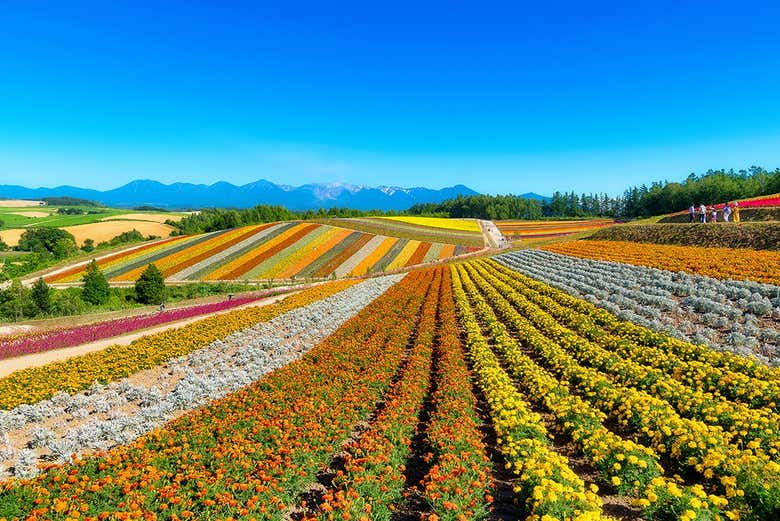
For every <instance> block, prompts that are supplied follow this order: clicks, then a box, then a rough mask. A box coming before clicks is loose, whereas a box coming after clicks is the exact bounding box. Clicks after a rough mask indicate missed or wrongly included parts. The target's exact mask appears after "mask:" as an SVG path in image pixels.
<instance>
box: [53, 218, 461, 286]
mask: <svg viewBox="0 0 780 521" xmlns="http://www.w3.org/2000/svg"><path fill="white" fill-rule="evenodd" d="M106 224H107V223H106ZM161 226H164V225H161ZM472 251H476V248H470V247H466V246H455V245H454V244H443V243H431V242H426V241H420V240H416V239H400V238H396V237H387V236H384V235H374V234H370V233H363V232H359V231H355V230H350V229H345V228H337V227H333V226H328V225H322V224H318V223H311V222H281V223H270V224H263V225H254V226H245V227H242V228H235V229H231V230H225V231H219V232H213V233H207V234H202V235H191V236H180V237H172V238H170V239H166V240H162V241H158V242H154V243H148V244H146V245H144V246H142V247H134V248H128V249H127V250H124V251H121V252H119V253H115V254H111V255H107V256H104V257H102V258H99V259H98V260H97V263H98V266H99V267H100V269H101V270H102V271H103V272H104V273H105V274H106V277H107V278H108V279H109V280H111V281H115V282H131V281H134V280H135V279H137V278H138V276H139V275H140V273H141V272H142V271H143V270H144V269H145V268H146V266H147V265H148V264H149V263H154V264H155V265H156V266H157V267H158V268H159V269H160V271H161V272H162V273H163V276H164V277H165V278H166V279H168V280H170V281H184V280H239V279H240V280H260V279H289V278H328V277H345V276H359V275H364V274H366V273H381V272H385V271H392V270H395V269H397V268H403V267H407V266H414V265H417V264H422V263H425V262H431V261H436V260H441V259H448V258H450V257H454V256H458V255H462V254H465V253H469V252H472ZM84 268H85V264H83V263H82V264H81V265H77V266H74V267H72V268H65V269H60V270H58V271H56V272H53V273H51V274H49V275H48V276H46V281H47V282H52V283H66V282H77V281H79V280H80V279H81V277H82V276H83V272H84Z"/></svg>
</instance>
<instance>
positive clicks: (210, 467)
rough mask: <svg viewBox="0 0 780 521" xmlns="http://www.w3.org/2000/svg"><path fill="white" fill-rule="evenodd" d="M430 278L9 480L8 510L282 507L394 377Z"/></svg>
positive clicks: (178, 513)
mask: <svg viewBox="0 0 780 521" xmlns="http://www.w3.org/2000/svg"><path fill="white" fill-rule="evenodd" d="M428 280H429V275H425V274H422V275H410V276H408V277H406V278H405V279H404V280H402V281H401V282H400V283H398V284H396V285H395V286H393V287H391V288H390V289H389V290H388V291H387V292H386V293H385V294H384V295H383V296H381V297H380V298H378V299H377V300H375V301H374V302H373V303H372V304H370V305H369V306H367V307H366V308H364V309H363V310H362V311H361V312H360V313H359V314H358V315H357V316H355V317H354V318H353V319H351V320H349V321H348V322H346V323H345V324H344V325H343V326H342V327H341V328H340V329H339V330H338V331H337V332H336V333H335V334H334V335H332V336H331V337H329V338H328V339H327V340H326V341H325V342H323V343H321V344H320V345H318V346H316V347H315V348H314V349H312V350H311V351H310V352H309V353H308V354H307V355H305V356H304V357H303V358H301V359H300V360H298V361H295V362H292V363H291V364H289V365H287V366H285V367H283V368H281V369H279V370H277V371H275V372H273V373H271V374H269V375H268V376H267V377H265V378H263V379H262V380H260V381H258V382H257V383H256V384H253V385H251V386H249V387H247V388H245V389H242V390H241V391H238V392H236V393H233V394H231V395H228V396H226V397H225V398H224V399H222V400H219V401H217V402H213V403H212V404H211V405H209V406H208V407H204V408H202V409H199V410H197V411H194V412H192V413H190V414H187V415H185V416H183V417H182V418H180V419H178V420H175V421H174V422H172V423H170V424H169V425H167V426H166V427H164V428H161V429H158V430H156V431H154V432H152V433H151V434H149V435H147V436H145V437H143V438H140V439H139V440H137V441H136V442H134V443H132V444H130V445H126V446H122V447H118V448H117V449H114V450H112V451H110V452H108V453H104V454H99V455H96V456H93V457H89V458H85V459H82V460H77V461H76V462H75V463H74V464H73V465H66V466H55V467H52V468H49V469H47V470H46V472H45V473H44V474H42V475H41V476H40V477H38V478H37V479H35V480H31V481H25V480H21V481H8V482H6V483H5V484H4V485H2V486H0V512H1V513H2V514H3V515H5V516H7V517H8V518H9V519H25V520H28V521H31V520H33V519H49V518H53V519H65V518H66V517H70V518H78V519H86V520H90V521H92V520H102V519H171V520H175V519H211V520H227V519H235V518H241V519H251V518H253V517H254V518H256V519H259V518H269V517H270V518H277V519H278V518H281V517H282V515H283V514H284V512H286V511H288V509H289V508H290V507H291V506H292V505H294V504H296V503H297V501H298V498H299V495H300V494H301V493H302V492H303V491H304V490H305V489H306V488H307V487H308V486H309V485H310V484H311V483H312V482H313V481H314V479H315V477H316V474H317V472H318V471H320V470H321V468H322V467H323V466H324V465H326V463H327V461H328V459H329V458H330V457H331V454H332V453H333V452H334V451H335V450H337V448H338V447H339V446H340V445H341V444H342V443H343V442H344V440H345V438H346V437H347V436H348V434H349V432H350V430H351V429H352V427H353V426H354V424H355V423H356V422H358V421H359V420H360V419H362V418H363V417H365V415H366V414H367V413H368V412H369V410H370V409H371V407H372V404H374V403H375V402H376V401H377V400H378V399H379V398H380V397H381V396H382V394H383V393H384V392H385V391H386V389H387V388H388V386H389V385H390V381H391V378H392V376H393V374H394V373H395V372H396V370H397V367H398V365H399V363H400V361H401V358H402V355H403V352H404V348H405V347H406V344H407V342H408V340H409V338H410V335H411V334H412V331H413V329H414V327H415V323H416V314H417V311H418V309H419V308H420V304H421V301H422V298H423V293H424V288H425V286H427V282H428ZM334 404H338V405H337V406H334Z"/></svg>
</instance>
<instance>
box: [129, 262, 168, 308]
mask: <svg viewBox="0 0 780 521" xmlns="http://www.w3.org/2000/svg"><path fill="white" fill-rule="evenodd" d="M135 295H136V298H137V299H138V302H142V303H144V304H161V303H162V302H163V301H164V300H165V280H163V276H162V273H160V270H158V269H157V266H155V265H154V264H149V265H148V266H147V267H146V269H145V270H144V271H143V273H141V276H140V277H138V280H136V281H135Z"/></svg>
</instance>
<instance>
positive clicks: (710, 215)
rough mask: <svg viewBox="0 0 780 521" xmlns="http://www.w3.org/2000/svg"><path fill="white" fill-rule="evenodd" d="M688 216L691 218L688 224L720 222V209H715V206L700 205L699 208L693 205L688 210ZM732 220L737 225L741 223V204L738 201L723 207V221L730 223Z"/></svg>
mask: <svg viewBox="0 0 780 521" xmlns="http://www.w3.org/2000/svg"><path fill="white" fill-rule="evenodd" d="M688 214H689V215H690V218H691V219H690V221H688V222H692V223H693V222H697V221H698V222H700V223H706V222H711V223H715V222H718V209H717V208H715V206H714V205H713V206H707V205H704V204H700V205H699V206H698V208H697V207H696V205H695V204H692V205H691V207H690V208H688ZM731 219H733V221H734V222H735V223H738V222H739V203H738V202H736V201H735V202H733V203H726V204H725V205H724V206H723V221H724V222H729V220H731Z"/></svg>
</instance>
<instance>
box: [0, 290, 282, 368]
mask: <svg viewBox="0 0 780 521" xmlns="http://www.w3.org/2000/svg"><path fill="white" fill-rule="evenodd" d="M283 292H284V291H279V290H269V291H266V292H262V293H252V294H248V295H240V296H236V297H234V298H232V299H230V300H223V301H221V302H214V303H211V304H201V305H198V306H189V307H183V308H176V309H171V310H165V311H161V312H154V313H152V314H148V315H141V316H135V317H127V318H118V319H115V320H108V321H106V322H97V323H94V324H87V325H84V326H77V327H72V328H63V329H53V330H49V331H44V332H41V333H32V334H29V335H22V336H18V337H13V338H9V339H6V340H0V360H4V359H6V358H13V357H15V356H22V355H28V354H32V353H40V352H43V351H49V350H51V349H60V348H63V347H71V346H77V345H81V344H85V343H87V342H94V341H96V340H102V339H104V338H110V337H114V336H119V335H123V334H126V333H130V332H132V331H136V330H139V329H146V328H149V327H153V326H157V325H160V324H166V323H168V322H175V321H177V320H183V319H185V318H191V317H197V316H200V315H207V314H209V313H214V312H217V311H222V310H225V309H230V308H234V307H236V306H241V305H244V304H248V303H250V302H253V301H256V300H260V299H263V298H267V297H268V296H270V295H273V294H277V293H283Z"/></svg>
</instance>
